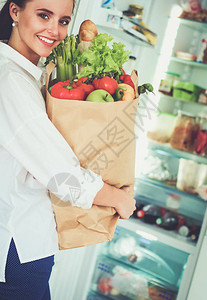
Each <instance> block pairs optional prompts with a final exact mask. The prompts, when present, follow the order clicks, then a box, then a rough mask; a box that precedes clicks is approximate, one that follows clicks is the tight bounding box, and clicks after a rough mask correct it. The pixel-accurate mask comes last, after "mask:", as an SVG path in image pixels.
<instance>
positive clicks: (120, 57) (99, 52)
mask: <svg viewBox="0 0 207 300" xmlns="http://www.w3.org/2000/svg"><path fill="white" fill-rule="evenodd" d="M112 40H113V37H112V36H111V35H108V34H107V33H104V34H98V35H97V36H96V37H95V38H94V40H93V41H92V44H91V46H90V47H89V49H88V50H84V51H83V52H82V53H79V54H78V55H77V57H76V58H75V62H73V63H76V64H78V65H83V66H84V71H83V72H79V73H77V74H76V77H77V78H81V77H84V76H88V77H89V78H91V77H93V78H94V77H98V78H100V77H103V76H106V75H110V76H111V77H116V76H119V75H120V74H122V70H121V69H120V68H121V67H122V66H123V64H124V63H125V62H127V61H128V59H129V55H130V53H131V52H130V51H129V50H125V49H124V48H125V45H123V44H122V43H116V42H113V44H112V46H111V47H110V46H109V45H108V43H110V42H111V41H112Z"/></svg>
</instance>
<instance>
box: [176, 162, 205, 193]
mask: <svg viewBox="0 0 207 300" xmlns="http://www.w3.org/2000/svg"><path fill="white" fill-rule="evenodd" d="M206 178H207V165H205V164H199V163H196V162H195V161H192V160H187V159H184V158H180V159H179V168H178V175H177V184H176V187H177V188H178V189H179V190H181V191H183V192H185V193H189V194H197V193H198V189H199V187H201V186H203V185H204V184H205V183H206Z"/></svg>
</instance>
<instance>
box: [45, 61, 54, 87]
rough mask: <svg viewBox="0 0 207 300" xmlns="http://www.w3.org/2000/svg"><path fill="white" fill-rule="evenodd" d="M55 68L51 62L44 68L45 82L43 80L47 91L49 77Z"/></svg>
mask: <svg viewBox="0 0 207 300" xmlns="http://www.w3.org/2000/svg"><path fill="white" fill-rule="evenodd" d="M55 66H56V65H55V64H54V63H53V62H52V61H50V62H49V64H48V65H47V67H46V80H45V87H46V90H47V89H48V86H49V82H50V75H51V74H52V71H53V70H54V68H55Z"/></svg>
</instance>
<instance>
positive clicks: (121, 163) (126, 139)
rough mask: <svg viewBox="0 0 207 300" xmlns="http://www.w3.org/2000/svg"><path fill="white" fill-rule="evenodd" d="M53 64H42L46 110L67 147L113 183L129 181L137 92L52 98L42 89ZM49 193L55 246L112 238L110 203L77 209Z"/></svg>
mask: <svg viewBox="0 0 207 300" xmlns="http://www.w3.org/2000/svg"><path fill="white" fill-rule="evenodd" d="M53 68H54V64H52V63H50V64H49V65H48V67H47V79H46V106H47V114H48V116H49V118H50V120H51V121H52V123H53V124H54V125H55V127H56V128H57V129H58V130H59V132H60V133H61V134H62V136H63V137H64V138H65V140H66V141H67V142H68V144H69V145H70V147H71V148H72V149H73V151H74V153H75V154H76V156H77V157H78V159H79V161H80V164H81V166H82V167H83V168H87V169H90V170H92V171H94V172H95V173H96V174H99V175H101V176H102V179H103V181H104V182H106V183H109V184H111V185H114V186H116V187H118V188H119V187H122V186H124V185H130V186H133V184H134V173H135V170H134V168H135V146H136V137H135V133H134V127H135V117H136V111H137V106H138V97H137V98H136V99H135V100H132V101H117V102H108V103H98V102H88V101H78V100H64V99H56V98H54V97H52V96H51V95H50V94H49V92H48V90H47V88H48V86H49V85H50V82H49V78H50V74H51V72H52V70H53ZM133 76H134V83H135V85H136V86H138V78H137V75H136V74H135V73H134V74H133ZM137 96H138V95H137ZM51 199H52V204H53V210H54V214H55V219H56V224H57V232H58V240H59V248H60V249H70V248H76V247H82V246H88V245H93V244H97V243H101V242H105V241H109V240H111V239H112V237H113V234H114V231H115V228H116V225H117V222H118V219H119V216H118V215H117V213H116V211H115V209H113V208H111V207H103V206H96V205H93V206H92V208H90V209H82V208H80V207H75V206H72V205H71V204H70V202H63V201H61V200H60V199H58V198H57V197H56V196H55V195H53V194H51Z"/></svg>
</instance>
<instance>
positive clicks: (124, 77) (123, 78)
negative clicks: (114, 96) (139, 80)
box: [119, 74, 135, 89]
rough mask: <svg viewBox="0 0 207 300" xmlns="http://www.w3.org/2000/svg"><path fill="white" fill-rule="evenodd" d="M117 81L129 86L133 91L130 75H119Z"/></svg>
mask: <svg viewBox="0 0 207 300" xmlns="http://www.w3.org/2000/svg"><path fill="white" fill-rule="evenodd" d="M119 80H120V81H122V82H123V83H126V84H128V85H130V86H131V87H133V89H135V87H134V83H133V81H132V79H131V76H130V75H127V74H124V75H120V76H119Z"/></svg>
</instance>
